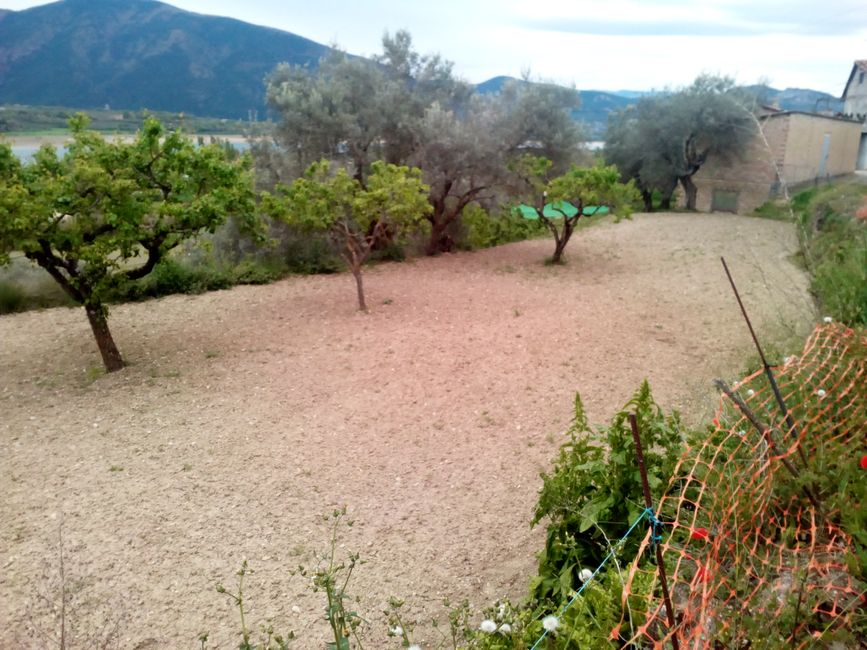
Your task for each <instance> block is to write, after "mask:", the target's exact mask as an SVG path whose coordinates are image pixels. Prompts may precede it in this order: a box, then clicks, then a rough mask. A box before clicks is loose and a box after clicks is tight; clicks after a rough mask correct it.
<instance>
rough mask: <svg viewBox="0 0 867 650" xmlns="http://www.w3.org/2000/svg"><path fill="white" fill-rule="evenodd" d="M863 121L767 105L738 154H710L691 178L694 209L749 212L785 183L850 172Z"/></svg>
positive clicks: (777, 193)
mask: <svg viewBox="0 0 867 650" xmlns="http://www.w3.org/2000/svg"><path fill="white" fill-rule="evenodd" d="M861 128H862V124H861V123H860V122H858V121H856V120H854V119H851V118H846V117H836V116H831V115H822V114H818V113H802V112H799V111H780V110H776V109H768V110H767V112H766V114H765V115H762V116H761V117H759V119H758V126H757V128H756V134H755V137H753V139H752V140H751V142H750V143H749V145H748V147H747V150H746V151H745V153H744V155H743V156H742V157H741V158H740V159H735V160H733V161H730V162H728V163H724V162H721V161H719V160H714V159H713V158H711V159H709V160H708V162H707V163H705V164H704V166H702V168H701V170H700V171H699V172H698V173H697V174H696V175H695V176H694V177H693V181H694V182H695V184H696V187H697V188H698V195H697V200H696V208H697V209H698V210H699V211H704V212H707V211H716V210H722V211H729V212H737V213H739V214H746V213H749V212H752V211H753V210H755V209H756V208H757V207H759V206H760V205H762V204H763V203H766V202H767V201H769V200H771V199H773V198H776V197H778V196H780V195H781V194H782V183H783V182H785V183H786V184H787V186H788V187H789V188H792V187H793V186H794V187H798V186H804V185H807V184H812V183H817V182H819V181H825V180H828V179H830V178H834V177H836V176H842V175H845V174H851V173H852V172H853V171H855V162H856V159H857V156H858V145H859V142H860V138H861Z"/></svg>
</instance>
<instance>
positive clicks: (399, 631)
mask: <svg viewBox="0 0 867 650" xmlns="http://www.w3.org/2000/svg"><path fill="white" fill-rule="evenodd" d="M388 633H389V634H390V635H391V636H403V628H402V627H401V626H400V625H395V626H394V627H393V628H391V629H390V630H389V631H388Z"/></svg>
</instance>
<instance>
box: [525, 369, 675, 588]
mask: <svg viewBox="0 0 867 650" xmlns="http://www.w3.org/2000/svg"><path fill="white" fill-rule="evenodd" d="M631 412H634V413H635V415H636V417H637V420H638V426H639V431H640V432H641V438H642V444H643V447H644V455H645V463H646V466H647V473H648V481H649V483H650V488H651V490H652V491H653V492H654V493H655V496H656V497H658V496H660V491H661V490H662V489H663V488H664V486H665V485H667V483H668V480H669V478H670V476H671V473H672V471H673V469H674V466H675V463H676V462H677V458H678V455H679V453H680V451H681V445H682V440H683V437H684V427H683V424H682V423H681V421H680V416H679V415H678V413H677V412H672V413H670V414H665V413H663V411H662V409H661V408H660V407H659V405H658V404H656V402H654V400H653V396H652V395H651V391H650V386H649V385H648V383H647V382H646V381H645V382H644V383H642V385H641V387H640V388H639V389H638V391H637V392H636V393H635V395H634V396H633V397H632V399H631V400H629V401H628V402H627V403H626V404H625V406H624V407H623V410H621V411H620V412H619V413H617V414H616V415H615V416H614V418H613V419H612V421H611V424H609V425H608V426H607V427H601V428H598V429H596V430H594V429H592V428H591V427H590V425H589V424H588V422H587V417H586V415H585V413H584V406H583V404H582V402H581V397H580V396H579V395H576V396H575V417H574V419H573V422H572V426H571V427H570V428H569V432H568V435H569V440H568V441H567V442H566V443H565V444H564V445H563V446H562V447H561V448H560V454H559V456H558V458H557V460H556V461H555V464H554V469H553V471H552V472H551V473H550V474H548V473H543V474H542V481H543V485H542V490H541V492H540V494H539V502H538V505H537V506H536V512H535V514H534V517H533V522H532V525H534V526H535V525H537V524H539V523H540V522H541V521H542V520H543V519H546V518H547V520H548V523H547V535H546V541H545V549H544V550H543V551H542V553H541V554H540V556H539V574H538V576H536V577H535V578H534V579H533V581H532V583H531V590H532V593H533V597H534V598H535V600H536V601H539V602H543V601H546V600H550V601H552V602H553V603H560V602H563V601H564V600H565V599H566V598H567V597H568V596H569V595H570V594H571V593H572V592H573V590H574V589H575V586H576V585H577V584H578V575H579V573H580V572H581V571H582V569H589V570H595V569H596V567H598V566H599V565H600V564H601V562H602V560H603V559H604V558H605V556H606V555H608V553H609V550H610V549H611V548H612V547H613V548H615V550H616V551H617V554H618V557H619V558H620V559H621V561H623V562H629V561H631V559H632V558H633V557H634V556H635V552H636V550H637V543H638V542H637V538H636V539H628V540H625V541H624V542H623V543H622V544H618V543H617V542H618V540H620V539H621V537H622V536H623V535H624V534H625V533H626V531H627V530H628V528H629V526H630V525H631V523H632V522H633V521H635V520H636V519H637V518H638V517H639V516H640V515H641V514H642V512H643V511H644V509H645V507H644V498H643V496H642V484H641V477H640V474H639V471H638V464H637V461H636V460H635V450H634V444H633V440H632V432H631V429H630V426H629V421H628V416H629V413H631Z"/></svg>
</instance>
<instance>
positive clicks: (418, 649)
mask: <svg viewBox="0 0 867 650" xmlns="http://www.w3.org/2000/svg"><path fill="white" fill-rule="evenodd" d="M407 650H421V646H420V645H419V644H418V643H413V644H412V645H411V646H409V648H407Z"/></svg>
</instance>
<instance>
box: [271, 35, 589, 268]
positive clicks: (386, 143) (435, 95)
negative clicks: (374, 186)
mask: <svg viewBox="0 0 867 650" xmlns="http://www.w3.org/2000/svg"><path fill="white" fill-rule="evenodd" d="M267 95H268V100H269V103H270V105H271V106H272V107H273V108H274V109H275V110H276V111H277V112H278V113H279V114H280V117H281V121H280V124H279V126H278V135H277V141H278V143H279V146H280V148H281V149H282V150H283V151H284V152H290V153H291V155H292V156H294V158H295V160H296V163H297V164H298V166H299V168H303V167H304V166H306V165H307V164H309V163H311V162H313V161H314V160H318V159H320V158H325V159H328V160H333V161H336V162H347V163H348V164H349V165H350V166H351V168H352V171H353V175H354V177H355V179H356V180H358V181H359V182H360V183H361V184H362V185H365V184H366V182H367V181H366V176H367V173H368V170H369V169H370V165H371V163H372V162H373V160H376V159H383V160H385V161H386V162H389V163H393V164H399V165H404V164H409V165H413V166H417V167H419V168H420V169H421V170H422V173H423V176H424V181H425V182H426V183H427V184H428V185H429V186H430V195H429V199H430V203H431V206H432V209H431V210H430V211H429V212H428V213H427V218H428V220H429V221H430V223H431V233H430V240H429V241H428V244H427V246H426V251H427V252H428V253H429V254H436V253H439V252H443V251H448V250H450V249H451V248H452V247H453V245H454V241H453V239H452V236H451V234H450V232H449V230H450V229H451V227H452V225H453V224H455V223H456V222H457V221H458V220H459V219H460V216H461V213H462V211H463V210H464V208H465V207H466V206H467V205H469V204H470V203H473V202H479V201H481V200H482V199H483V198H489V199H490V198H491V197H493V196H495V195H496V193H495V192H494V191H493V189H494V187H496V186H497V185H498V184H499V182H500V181H502V179H503V176H504V175H503V172H504V170H505V167H506V162H507V160H508V158H509V157H510V156H514V155H518V154H521V153H524V152H526V151H533V152H535V153H537V154H539V155H544V156H546V157H548V158H550V159H551V160H553V161H554V164H555V168H556V169H557V171H565V170H566V169H567V168H568V165H569V163H571V162H573V161H574V160H575V157H576V154H578V153H579V139H580V137H579V131H578V128H577V126H576V124H575V122H574V121H573V119H572V115H571V111H572V109H573V108H575V107H577V105H578V93H577V92H576V91H575V90H572V89H567V88H562V87H559V86H555V85H553V84H543V83H533V82H530V81H529V79H524V80H522V81H513V82H510V83H508V84H506V85H505V87H504V88H503V89H502V91H501V92H500V93H499V94H497V95H495V96H488V97H482V96H479V95H476V94H475V91H474V89H473V88H472V86H471V85H469V84H468V83H466V82H465V81H463V80H461V79H459V78H458V77H456V76H455V75H454V72H453V68H452V64H451V62H449V61H445V60H444V59H442V58H441V57H440V56H439V55H427V56H423V55H421V54H419V53H418V52H416V51H415V50H414V49H413V46H412V38H411V36H410V35H409V33H407V32H405V31H398V32H396V33H395V34H394V35H390V34H388V33H386V35H385V36H384V38H383V53H382V54H381V55H379V56H376V57H375V58H374V61H373V62H371V61H364V60H361V59H357V58H353V57H350V56H348V55H346V54H343V53H338V54H336V55H334V56H332V57H330V58H328V59H326V60H324V61H322V63H321V64H320V66H319V68H318V70H316V71H312V70H310V69H308V68H303V67H291V66H288V65H281V66H278V68H277V69H276V70H275V72H274V73H273V74H272V75H271V76H270V77H269V79H268V80H267ZM271 158H272V159H273V157H271ZM274 175H275V176H279V174H274ZM284 177H285V175H284Z"/></svg>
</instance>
